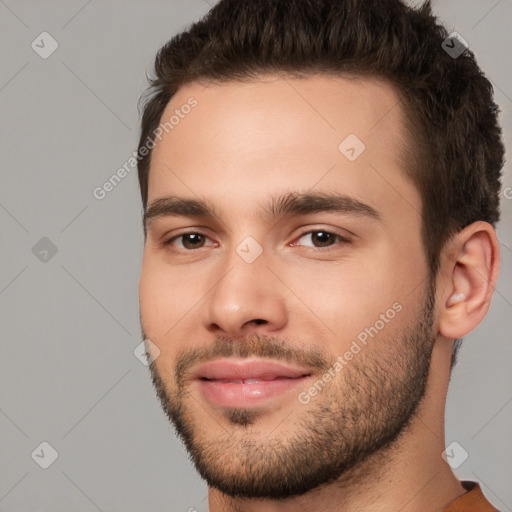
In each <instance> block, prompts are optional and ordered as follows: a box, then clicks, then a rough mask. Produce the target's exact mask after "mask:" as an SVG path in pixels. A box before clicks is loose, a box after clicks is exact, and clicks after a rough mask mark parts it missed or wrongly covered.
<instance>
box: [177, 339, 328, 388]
mask: <svg viewBox="0 0 512 512" xmlns="http://www.w3.org/2000/svg"><path fill="white" fill-rule="evenodd" d="M229 357H239V358H249V357H258V358H264V359H272V360H277V361H283V362H287V363H292V364H293V363H296V364H298V365H300V366H306V367H308V368H311V369H312V370H318V371H319V372H322V373H324V372H325V371H326V370H327V369H328V368H330V367H331V366H332V364H333V363H332V362H331V360H330V358H328V357H327V355H326V353H325V352H324V351H323V350H322V349H320V348H313V347H308V348H306V349H303V348H297V347H295V346H294V345H293V343H290V342H288V341H285V340H283V339H281V338H275V337H269V336H263V335H261V334H252V335H250V336H247V337H245V338H228V337H224V336H218V337H216V338H215V340H214V342H213V344H212V345H211V346H209V347H198V348H195V349H190V350H184V351H181V352H179V353H178V356H177V358H176V365H175V366H176V372H175V379H176V384H177V385H178V386H182V385H183V383H184V382H185V379H186V376H187V373H188V372H189V371H190V369H191V368H192V367H194V366H196V365H197V364H201V363H207V362H209V361H213V360H215V359H220V358H229ZM334 360H335V359H333V361H334Z"/></svg>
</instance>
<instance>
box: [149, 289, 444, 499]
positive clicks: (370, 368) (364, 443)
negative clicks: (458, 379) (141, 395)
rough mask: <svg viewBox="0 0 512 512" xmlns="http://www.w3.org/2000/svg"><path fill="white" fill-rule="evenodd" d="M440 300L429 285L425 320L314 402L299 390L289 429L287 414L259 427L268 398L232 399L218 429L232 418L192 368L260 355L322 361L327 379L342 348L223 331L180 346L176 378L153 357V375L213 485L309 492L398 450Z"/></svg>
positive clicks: (240, 492) (276, 493)
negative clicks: (246, 404)
mask: <svg viewBox="0 0 512 512" xmlns="http://www.w3.org/2000/svg"><path fill="white" fill-rule="evenodd" d="M434 307H435V295H434V290H433V287H432V286H429V287H427V293H426V297H425V298H424V301H423V305H422V308H421V311H420V313H419V316H418V320H417V321H416V323H415V324H414V325H413V326H412V327H411V326H409V327H406V328H403V329H402V330H401V331H400V332H399V333H395V334H394V336H388V337H385V336H386V329H389V326H388V327H386V328H384V330H383V331H382V332H380V333H379V334H378V335H377V339H375V340H372V341H369V344H368V346H366V347H363V348H362V349H361V351H360V352H359V353H357V354H356V355H355V356H354V358H353V359H352V360H351V361H350V362H348V363H347V364H346V366H345V367H344V368H343V369H342V371H341V372H339V373H338V374H337V375H336V376H335V377H334V378H333V379H332V381H331V382H329V383H328V384H327V385H326V386H325V387H324V389H322V390H321V391H320V392H319V393H318V395H317V396H315V397H314V399H312V400H311V401H310V402H309V403H308V404H307V405H305V404H303V403H300V402H299V400H297V401H296V406H295V408H294V409H293V410H292V412H291V413H290V414H289V415H288V416H287V417H286V418H285V419H288V420H289V421H288V423H287V424H286V430H285V432H284V433H283V431H282V430H283V429H281V431H280V429H278V428H277V426H278V425H279V422H277V421H276V422H275V423H277V425H276V426H275V428H274V429H273V430H271V431H270V433H269V434H267V435H266V436H264V435H257V434H258V432H257V430H252V429H253V427H257V426H258V421H259V420H261V419H263V421H265V419H268V418H269V417H271V415H272V411H271V410H270V409H268V408H267V409H265V408H262V409H259V408H247V409H243V408H236V409H235V408H233V409H222V416H223V418H224V422H225V423H227V425H222V427H224V426H226V428H221V429H220V430H221V433H220V434H219V433H213V432H211V430H210V434H209V433H208V424H210V425H213V427H214V428H216V427H219V425H221V422H222V420H219V419H218V417H217V416H215V418H214V412H213V411H212V412H211V414H209V413H208V411H206V408H205V407H204V406H200V405H201V404H199V403H198V399H196V398H195V397H194V396H192V395H191V394H190V385H189V384H190V383H191V381H190V380H187V375H188V372H189V369H190V368H191V367H192V366H194V365H196V364H197V363H203V362H206V361H210V360H213V359H216V358H219V357H251V356H255V357H261V358H267V359H270V360H281V361H285V362H288V363H292V364H298V365H301V366H306V367H309V368H312V369H314V370H315V373H314V375H316V371H318V377H319V378H320V379H321V378H322V375H323V374H325V373H326V372H327V371H328V369H329V368H332V366H333V365H334V362H335V361H336V357H333V356H331V357H326V355H325V352H324V351H323V350H321V349H315V348H311V349H308V350H302V349H301V350H298V349H297V348H291V347H293V345H292V344H290V343H287V344H285V343H283V342H282V340H280V339H275V338H269V337H266V336H262V335H259V334H255V335H252V336H249V337H248V338H246V339H244V340H241V339H228V338H223V337H218V338H216V340H215V343H214V344H213V345H212V346H211V347H209V348H202V349H191V350H185V351H183V352H180V353H179V354H178V357H177V359H176V364H175V368H174V373H173V374H172V373H171V372H169V375H173V377H174V378H173V379H168V380H167V382H164V379H163V378H162V374H161V373H160V372H159V370H158V368H157V366H156V364H155V361H153V362H152V363H151V364H150V370H151V378H152V382H153V385H154V387H155V390H156V393H157V396H158V398H159V399H160V402H161V405H162V408H163V411H164V412H165V414H166V415H167V417H168V418H169V420H170V421H171V422H172V424H173V425H174V428H175V431H176V433H177V435H178V436H179V438H181V440H182V441H183V443H184V445H185V447H186V449H187V451H188V453H189V457H190V459H191V461H192V463H193V464H194V466H195V468H196V470H197V471H198V473H199V474H200V475H201V477H202V478H203V479H204V480H205V481H206V483H207V484H208V486H209V487H214V488H216V489H218V490H219V491H220V492H222V493H223V494H226V495H228V496H231V497H236V498H255V499H272V500H283V499H287V498H291V497H294V496H300V495H302V494H305V493H307V492H308V491H311V490H312V489H316V488H318V487H320V486H324V485H327V484H330V483H333V482H334V481H336V480H338V481H339V483H340V484H342V483H343V482H348V481H349V480H350V479H352V478H356V475H357V471H358V470H360V469H361V468H362V470H364V471H367V468H365V464H364V463H365V462H367V463H368V464H366V466H372V467H374V466H376V464H377V462H375V461H372V460H369V459H370V458H372V457H377V456H381V455H382V456H389V455H390V452H392V449H393V446H394V445H395V442H396V441H397V440H398V439H399V437H400V436H401V435H403V434H404V433H405V431H406V430H407V428H408V427H409V426H410V424H411V421H412V419H413V418H414V417H415V415H416V414H417V413H418V411H419V406H420V404H421V401H422V399H423V397H424V396H425V392H426V384H427V380H428V375H429V368H430V360H431V355H432V348H433V345H434V342H435V336H434V334H433V332H432V325H433V314H434ZM392 322H393V321H391V323H392ZM142 332H143V336H144V339H146V336H145V334H144V330H142ZM163 370H164V369H163ZM164 371H166V373H167V370H164ZM287 405H288V404H287ZM198 413H199V414H200V416H201V417H198ZM283 421H284V420H283ZM283 424H284V423H283ZM366 474H367V473H366Z"/></svg>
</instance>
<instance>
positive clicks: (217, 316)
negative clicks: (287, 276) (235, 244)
mask: <svg viewBox="0 0 512 512" xmlns="http://www.w3.org/2000/svg"><path fill="white" fill-rule="evenodd" d="M237 260H238V261H237ZM274 272H275V271H274ZM274 272H272V271H271V270H270V269H269V268H267V265H266V262H265V259H264V258H263V257H262V256H260V257H259V258H258V259H257V260H256V261H254V262H252V263H246V262H245V261H243V260H242V259H241V258H239V256H238V255H237V254H234V257H232V258H230V259H229V262H226V267H224V268H223V272H222V273H219V274H217V276H218V275H222V276H223V277H221V278H220V279H218V278H217V281H216V284H215V285H214V286H213V289H212V291H211V293H209V294H208V295H207V297H206V300H207V304H205V307H204V308H203V311H204V316H203V321H204V324H205V327H206V328H207V329H208V331H209V332H210V333H212V334H215V335H219V336H228V337H244V336H246V335H248V334H249V333H250V332H252V331H258V330H261V331H264V332H271V331H278V330H279V329H282V328H283V327H284V326H285V325H286V323H287V318H288V316H287V309H286V303H285V297H286V290H285V289H283V288H284V285H283V283H282V282H281V281H280V280H279V279H278V278H277V277H276V275H275V273H274ZM260 326H261V327H260Z"/></svg>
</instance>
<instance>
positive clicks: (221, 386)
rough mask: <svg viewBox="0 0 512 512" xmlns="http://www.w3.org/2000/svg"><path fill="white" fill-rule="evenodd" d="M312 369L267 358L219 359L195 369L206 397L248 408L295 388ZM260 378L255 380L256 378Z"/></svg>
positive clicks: (212, 401) (227, 406)
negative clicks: (249, 359)
mask: <svg viewBox="0 0 512 512" xmlns="http://www.w3.org/2000/svg"><path fill="white" fill-rule="evenodd" d="M311 375H312V372H311V371H310V370H308V369H304V368H295V367H291V366H287V365H283V364H280V363H275V362H271V361H264V360H251V361H244V362H233V361H232V360H218V361H213V362H210V363H207V364H205V365H202V366H200V367H199V368H198V369H197V370H196V372H195V373H194V380H195V382H197V383H198V386H199V389H200V391H201V393H202V395H203V397H204V398H205V399H206V400H207V401H208V402H210V403H211V404H213V405H216V406H219V407H223V408H241V407H244V408H248V407H254V406H258V405H261V404H262V403H263V402H264V401H266V400H268V399H270V398H272V397H277V396H280V395H284V394H289V393H291V392H293V391H294V390H295V389H296V388H297V387H298V386H301V385H303V384H304V382H305V381H306V380H308V379H309V378H310V377H311ZM247 379H250V380H251V382H246V380H247ZM255 380H256V381H258V382H253V381H255Z"/></svg>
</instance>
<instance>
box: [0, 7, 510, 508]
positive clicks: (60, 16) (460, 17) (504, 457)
mask: <svg viewBox="0 0 512 512" xmlns="http://www.w3.org/2000/svg"><path fill="white" fill-rule="evenodd" d="M434 6H435V10H436V11H437V12H438V13H439V14H440V16H441V18H442V19H443V20H444V21H445V23H446V24H447V26H448V28H449V29H455V30H457V31H458V32H459V33H460V34H462V36H463V37H464V38H465V39H466V40H467V42H468V43H469V45H470V47H471V48H472V50H473V51H475V53H476V55H477V58H478V59H479V63H480V65H481V66H482V67H483V69H484V70H485V72H486V73H487V75H488V77H489V78H490V79H491V80H492V82H493V84H494V86H495V91H496V101H497V102H498V103H499V104H500V106H501V108H502V111H503V114H502V124H503V126H504V130H505V143H506V145H507V147H508V148H511V147H512V140H511V134H512V126H511V125H512V76H511V66H510V62H511V59H510V49H511V48H512V36H511V31H510V28H509V27H510V22H511V20H512V1H511V0H500V1H496V0H485V1H482V0H479V1H478V2H476V1H475V2H470V1H464V0H458V1H455V0H453V1H441V0H439V1H437V2H434ZM209 8H210V5H209V4H208V3H207V2H206V1H205V0H181V1H165V2H164V1H155V0H153V1H145V2H142V1H139V2H134V1H132V2H127V1H124V2H121V1H119V0H117V1H106V0H89V1H87V0H73V1H67V2H58V1H51V2H50V1H45V2H42V1H36V0H30V1H26V0H25V1H21V0H0V44H1V46H0V47H1V54H2V65H1V67H0V116H1V117H0V119H1V127H2V151H1V153H0V155H1V156H0V158H1V172H2V177H1V180H2V181H1V188H0V226H1V244H2V245H1V248H2V250H1V252H0V258H1V260H0V314H1V321H2V327H1V332H2V343H1V345H0V347H1V356H0V379H1V380H0V382H1V387H0V389H1V399H0V449H1V453H0V510H2V511H4V512H18V511H23V512H25V511H53V512H60V511H62V512H69V511H78V512H94V511H96V510H101V511H105V512H106V511H121V510H122V511H125V512H130V511H144V512H151V511H158V512H163V511H167V510H172V511H187V510H189V509H191V508H192V507H194V508H195V509H196V510H198V511H202V510H206V495H207V489H206V486H205V484H204V483H203V482H202V481H201V480H200V479H199V477H198V476H197V474H196V473H195V471H194V469H193V467H192V466H191V464H190V463H189V462H188V461H187V456H186V453H185V452H184V449H183V448H182V447H181V444H180V443H179V442H178V441H177V440H176V438H175V437H174V433H173V430H172V427H171V426H170V425H169V423H168V421H167V419H166V418H165V417H164V415H163V413H162V412H161V410H160V405H159V403H158V402H157V399H156V397H155V395H154V393H153V388H152V385H151V381H150V378H149V371H148V369H147V367H146V366H144V364H142V363H141V362H140V361H139V359H137V357H135V355H134V353H133V351H134V349H135V348H136V347H137V345H139V343H140V342H141V339H140V327H139V316H138V276H139V270H140V264H141V255H142V244H143V237H142V231H141V203H140V197H139V191H138V184H137V176H136V172H135V170H133V171H132V172H131V173H130V174H128V176H127V177H126V178H125V179H124V180H123V181H122V182H121V183H120V184H119V185H118V186H117V187H116V188H115V189H114V190H113V191H111V192H110V193H109V194H107V196H106V197H105V199H103V200H97V199H95V198H94V196H93V193H92V192H93V190H94V189H95V188H96V187H98V186H101V185H102V184H103V183H104V182H105V181H106V180H107V179H108V178H109V177H110V176H111V175H112V174H113V173H115V172H116V170H117V169H118V168H119V167H121V166H122V165H123V164H124V163H125V162H126V161H127V160H128V158H129V157H130V156H131V153H132V151H134V150H135V149H136V144H137V138H138V130H139V117H138V111H137V100H138V98H139V95H140V93H141V91H142V90H143V89H144V88H145V86H146V79H145V72H146V71H149V70H150V68H151V66H152V63H153V59H154V55H155V52H156V51H157V49H158V48H159V47H160V46H161V45H162V44H163V43H164V42H165V41H167V40H168V39H169V38H170V37H171V36H172V35H173V34H175V33H176V32H178V31H180V30H182V29H183V28H185V26H186V25H187V24H189V23H191V22H192V21H195V20H197V19H199V18H200V17H201V16H202V15H204V14H205V13H206V12H207V11H208V10H209ZM43 31H47V32H49V33H50V34H51V36H52V37H53V38H54V39H55V40H56V41H57V42H58V45H59V47H58V49H57V50H56V51H55V52H54V53H53V54H52V55H51V56H50V57H49V58H47V59H43V58H41V57H40V56H39V55H38V54H37V53H36V52H35V51H34V50H33V49H32V48H31V42H32V41H33V40H34V39H36V37H37V36H38V35H39V34H40V33H41V32H43ZM45 48H48V43H45ZM504 187H512V176H511V165H510V163H508V164H507V165H506V169H505V177H504ZM511 196H512V189H509V193H508V198H509V199H506V198H505V197H502V216H503V219H504V220H503V221H502V223H501V224H500V225H499V228H498V236H499V238H500V242H501V255H502V271H501V276H500V280H499V282H498V285H497V288H496V293H495V296H494V299H493V302H492V307H491V310H490V312H489V314H488V315H487V317H486V319H485V321H484V322H483V324H482V325H480V326H479V327H478V328H477V329H475V330H474V331H473V332H472V333H471V334H470V335H469V336H467V337H466V338H465V341H464V345H463V348H462V350H461V353H460V361H459V363H458V365H457V367H456V369H455V371H454V374H453V377H452V382H451V385H450V391H449V396H448V403H447V420H446V442H447V444H449V443H451V442H452V441H457V442H458V443H459V444H460V445H461V446H463V447H464V448H465V449H466V450H467V452H468V453H469V457H468V459H467V460H466V461H465V462H464V463H463V464H462V465H461V466H460V467H459V468H458V469H457V470H455V473H456V474H457V476H459V478H461V479H471V480H477V481H479V482H480V483H481V485H482V488H483V490H484V492H485V494H486V495H487V496H488V497H489V499H490V500H492V501H493V502H494V504H495V505H496V506H498V507H499V508H501V510H502V511H505V510H512V486H511V485H510V482H511V480H512V441H511V432H512V428H511V426H512V403H511V402H512V374H511V372H510V363H511V361H512V358H511V355H512V346H511V344H510V338H511V336H510V334H511V328H510V327H511V325H510V318H511V317H512V279H511V272H510V269H511V268H512V266H511V264H510V263H511V259H512V258H511V249H512V236H511V229H510V220H511V218H512V215H511V209H512V205H511V204H512V200H511V199H510V197H511ZM43 237H46V238H48V239H49V240H51V242H52V244H54V246H55V247H56V249H57V252H56V254H54V255H52V252H51V251H50V252H49V253H48V254H47V255H45V256H44V257H45V258H46V260H47V261H41V260H40V258H42V257H43V256H42V255H43V253H42V252H41V251H43V250H44V249H45V247H46V248H48V241H47V240H43V241H42V242H40V240H41V238H43ZM38 242H39V245H36V244H38ZM45 244H46V245H45ZM34 246H36V249H34V250H33V247H34ZM38 251H39V252H38ZM34 252H35V253H36V254H34ZM36 256H37V257H36ZM44 441H46V442H47V443H49V444H50V445H51V446H52V447H53V448H54V449H55V450H56V451H57V452H58V458H57V459H56V460H55V462H54V463H53V464H52V465H51V466H50V467H48V469H42V468H41V467H40V466H39V465H38V464H37V463H36V462H35V461H36V460H42V459H44V458H45V457H49V456H50V455H49V454H50V451H49V449H44V445H43V452H41V447H40V444H41V443H42V442H44ZM36 449H38V450H36ZM34 450H36V452H35V453H38V452H39V453H40V456H39V459H38V458H37V456H36V455H31V454H33V453H34ZM42 453H44V456H43V455H41V454H42ZM46 460H49V459H46ZM418 463H421V461H418Z"/></svg>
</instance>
